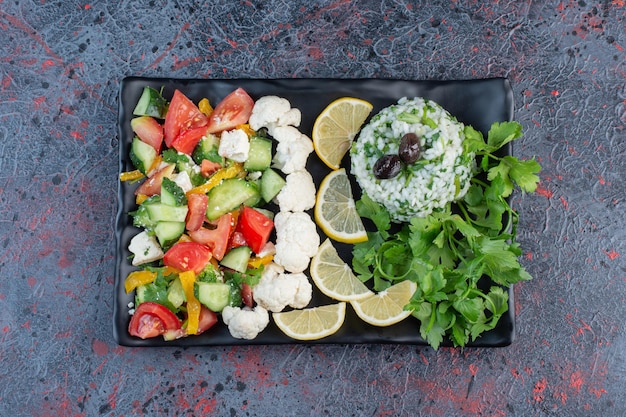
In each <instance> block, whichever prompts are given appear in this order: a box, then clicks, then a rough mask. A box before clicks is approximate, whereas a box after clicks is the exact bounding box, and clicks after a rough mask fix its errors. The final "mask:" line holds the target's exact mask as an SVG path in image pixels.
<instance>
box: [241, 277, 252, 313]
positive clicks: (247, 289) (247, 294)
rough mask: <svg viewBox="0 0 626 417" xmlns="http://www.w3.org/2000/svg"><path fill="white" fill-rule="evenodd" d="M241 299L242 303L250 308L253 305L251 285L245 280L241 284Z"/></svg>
mask: <svg viewBox="0 0 626 417" xmlns="http://www.w3.org/2000/svg"><path fill="white" fill-rule="evenodd" d="M241 300H242V301H243V303H244V304H245V305H246V306H248V307H250V308H252V307H254V297H253V294H252V287H251V286H250V285H248V284H246V283H245V282H244V283H243V284H241Z"/></svg>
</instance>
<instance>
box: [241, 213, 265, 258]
mask: <svg viewBox="0 0 626 417" xmlns="http://www.w3.org/2000/svg"><path fill="white" fill-rule="evenodd" d="M273 229H274V222H273V221H272V220H271V219H270V218H269V217H267V216H266V215H264V214H263V213H261V212H260V211H258V210H255V209H253V208H251V207H248V206H245V207H244V208H243V211H242V212H241V214H240V215H239V220H238V223H237V230H239V231H241V233H242V234H243V236H244V238H245V239H246V242H248V246H250V249H252V251H253V252H254V253H259V252H261V249H263V246H265V244H266V243H267V241H268V240H269V238H270V234H271V233H272V230H273Z"/></svg>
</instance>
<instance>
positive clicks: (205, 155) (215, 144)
mask: <svg viewBox="0 0 626 417" xmlns="http://www.w3.org/2000/svg"><path fill="white" fill-rule="evenodd" d="M219 147H220V139H219V138H218V137H217V136H215V135H214V134H212V133H209V134H207V135H206V136H203V137H202V139H200V142H198V145H196V148H195V149H194V150H193V153H192V154H191V157H192V158H193V160H194V161H195V162H196V164H201V163H202V161H203V160H205V159H208V160H209V161H212V162H217V163H220V164H223V163H224V158H223V157H221V156H220V155H219V153H218V151H219Z"/></svg>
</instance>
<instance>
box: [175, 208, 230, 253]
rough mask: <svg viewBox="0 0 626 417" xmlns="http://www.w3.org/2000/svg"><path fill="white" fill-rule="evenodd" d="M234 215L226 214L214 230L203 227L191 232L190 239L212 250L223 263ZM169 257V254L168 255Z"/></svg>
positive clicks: (218, 221) (218, 220)
mask: <svg viewBox="0 0 626 417" xmlns="http://www.w3.org/2000/svg"><path fill="white" fill-rule="evenodd" d="M232 222H233V215H232V214H231V213H226V214H224V215H223V216H221V217H220V218H219V219H217V222H216V224H215V228H214V229H209V228H207V227H201V228H200V229H198V230H196V231H194V232H191V231H190V232H189V237H190V238H191V240H193V241H194V242H196V243H199V244H202V245H206V246H208V247H209V248H211V251H212V253H213V257H214V258H215V259H217V260H218V261H221V260H222V258H223V257H224V255H225V254H226V250H227V249H228V240H229V238H230V232H231V230H232V227H233V223H232ZM166 255H167V254H166Z"/></svg>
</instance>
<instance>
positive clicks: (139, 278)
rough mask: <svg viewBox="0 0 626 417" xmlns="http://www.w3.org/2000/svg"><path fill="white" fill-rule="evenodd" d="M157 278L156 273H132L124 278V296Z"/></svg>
mask: <svg viewBox="0 0 626 417" xmlns="http://www.w3.org/2000/svg"><path fill="white" fill-rule="evenodd" d="M156 277H157V274H156V272H151V271H133V272H131V273H130V274H128V276H127V277H126V280H125V281H124V289H125V290H126V294H128V293H130V292H131V291H133V290H134V289H135V288H137V287H139V286H140V285H145V284H150V283H151V282H153V281H154V280H155V279H156Z"/></svg>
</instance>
